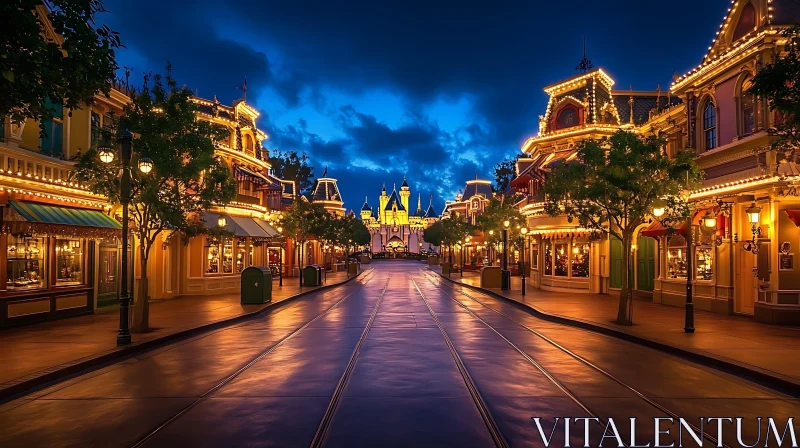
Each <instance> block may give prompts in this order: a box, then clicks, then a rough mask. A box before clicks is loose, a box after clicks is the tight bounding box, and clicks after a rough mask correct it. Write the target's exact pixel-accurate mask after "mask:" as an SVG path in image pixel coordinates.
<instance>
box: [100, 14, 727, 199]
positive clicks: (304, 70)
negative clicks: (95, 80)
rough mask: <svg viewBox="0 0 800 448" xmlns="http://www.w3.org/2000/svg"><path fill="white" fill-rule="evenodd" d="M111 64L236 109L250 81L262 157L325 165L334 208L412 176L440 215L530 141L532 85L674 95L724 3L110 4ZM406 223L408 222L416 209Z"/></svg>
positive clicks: (537, 104)
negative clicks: (584, 76) (580, 73)
mask: <svg viewBox="0 0 800 448" xmlns="http://www.w3.org/2000/svg"><path fill="white" fill-rule="evenodd" d="M105 5H106V8H107V9H108V10H109V13H108V14H105V15H104V16H103V17H102V20H104V21H105V22H106V23H108V24H109V26H111V27H112V28H113V29H114V30H116V31H118V32H119V33H120V34H121V37H122V40H123V43H124V44H125V46H126V48H124V49H121V50H120V51H119V53H118V62H119V64H120V66H121V67H122V66H128V67H133V70H132V71H133V75H132V80H134V81H137V82H139V80H140V79H141V74H142V73H143V72H161V73H163V70H164V69H163V67H164V65H165V64H166V62H167V61H170V62H171V63H172V65H173V74H174V76H175V77H176V79H177V80H178V83H179V84H186V85H187V86H188V87H189V88H191V89H192V90H193V91H194V90H196V91H197V93H198V94H199V95H200V96H201V97H203V98H208V99H211V98H213V96H214V95H215V94H216V96H217V98H218V99H219V100H220V101H221V102H223V103H225V104H231V103H232V102H233V101H234V100H236V99H239V98H241V96H242V92H241V90H239V89H237V86H241V85H242V83H243V81H244V78H245V77H247V87H248V90H247V100H248V102H249V103H250V104H251V105H253V106H254V107H256V109H258V110H259V111H260V112H261V116H260V118H259V123H258V125H259V127H260V128H261V129H263V130H264V131H265V132H267V134H269V136H270V138H269V140H268V141H267V142H266V146H267V147H268V148H269V149H278V150H291V149H293V150H297V151H298V152H302V151H305V152H306V153H307V154H308V155H309V156H310V157H311V160H312V162H313V165H314V167H315V170H316V175H317V176H320V175H321V174H322V171H323V168H324V167H325V166H328V174H329V176H331V177H336V178H338V179H339V186H340V189H341V192H342V195H343V199H344V200H345V207H347V208H348V209H350V208H352V209H355V210H356V211H358V210H359V209H360V207H361V205H362V204H363V201H364V196H365V195H369V197H370V204H372V205H375V204H376V203H377V196H378V194H379V193H380V189H381V186H382V184H383V183H384V182H385V183H386V185H387V189H389V190H391V188H392V185H393V184H394V183H396V184H397V185H398V188H399V185H400V183H402V181H403V175H404V174H406V175H407V176H408V182H409V184H410V185H411V189H412V193H413V198H414V200H415V201H416V197H417V193H422V197H423V202H424V204H423V206H426V205H427V198H428V196H429V195H431V194H432V195H433V196H434V205H435V207H436V209H437V211H441V209H442V206H443V203H444V200H445V199H452V198H453V196H454V195H455V193H456V192H457V191H458V189H459V187H461V186H463V184H464V182H465V181H466V180H468V179H471V178H474V177H475V175H476V173H477V174H478V176H480V177H482V178H486V179H492V177H493V176H492V173H493V167H494V164H495V163H497V162H499V161H501V160H502V159H504V158H506V157H509V156H513V155H515V154H517V153H518V152H519V148H520V146H521V144H522V142H523V141H524V140H525V139H526V138H527V137H529V136H532V135H535V133H536V131H537V129H538V116H539V115H541V114H544V111H545V107H546V101H547V97H546V95H545V94H544V92H543V91H542V88H543V87H545V86H546V85H548V84H551V83H554V82H557V81H559V80H561V79H564V78H568V77H570V76H573V75H575V74H576V71H575V66H576V65H577V63H578V62H579V60H580V59H581V57H582V56H583V55H582V51H583V48H582V45H583V38H584V35H585V36H586V40H587V46H588V48H587V52H588V56H589V57H590V58H591V59H592V60H593V62H594V65H595V66H596V67H602V68H603V69H604V70H605V71H606V72H607V73H609V75H611V77H612V78H614V79H615V81H616V85H615V88H617V89H628V88H629V87H630V86H632V87H633V88H634V89H639V90H651V89H653V90H654V89H655V88H656V86H657V85H659V84H660V85H661V87H662V88H663V89H666V88H667V87H668V86H669V83H670V81H671V79H672V74H673V73H674V72H677V73H679V74H684V73H685V72H686V71H688V70H689V69H691V68H693V67H694V66H695V65H697V64H698V63H699V62H700V60H701V59H702V57H703V56H704V54H705V51H706V49H707V47H708V45H709V44H710V43H711V40H712V38H713V37H714V34H715V33H716V30H717V29H718V27H719V24H720V23H721V21H722V18H723V15H724V14H725V13H726V11H727V8H728V7H729V6H730V1H729V0H702V1H697V0H670V1H667V0H651V1H641V0H618V1H611V2H597V1H581V0H573V1H554V2H542V1H535V0H529V1H521V2H511V1H502V0H501V1H493V2H469V1H461V2H433V1H428V2H416V1H405V2H387V1H367V2H353V1H317V0H313V1H303V0H298V1H280V2H272V1H255V0H239V1H236V2H220V1H218V0H215V1H210V0H194V1H192V2H188V1H187V2H182V1H180V2H169V1H164V0H161V1H155V0H138V1H130V0H106V2H105ZM412 211H413V210H412Z"/></svg>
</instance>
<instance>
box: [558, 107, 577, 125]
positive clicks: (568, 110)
mask: <svg viewBox="0 0 800 448" xmlns="http://www.w3.org/2000/svg"><path fill="white" fill-rule="evenodd" d="M577 125H578V110H577V109H575V107H573V106H567V107H565V108H564V109H562V110H561V112H560V113H559V114H558V128H559V129H566V128H571V127H573V126H577Z"/></svg>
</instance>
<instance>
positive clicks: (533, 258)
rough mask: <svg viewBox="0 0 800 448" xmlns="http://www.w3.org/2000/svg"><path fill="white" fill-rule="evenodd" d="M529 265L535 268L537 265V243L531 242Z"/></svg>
mask: <svg viewBox="0 0 800 448" xmlns="http://www.w3.org/2000/svg"><path fill="white" fill-rule="evenodd" d="M531 267H532V268H533V269H537V268H538V267H539V245H538V244H531Z"/></svg>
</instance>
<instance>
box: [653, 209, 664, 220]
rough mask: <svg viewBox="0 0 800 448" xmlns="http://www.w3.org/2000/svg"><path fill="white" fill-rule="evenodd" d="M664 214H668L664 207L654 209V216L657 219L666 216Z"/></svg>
mask: <svg viewBox="0 0 800 448" xmlns="http://www.w3.org/2000/svg"><path fill="white" fill-rule="evenodd" d="M664 212H666V209H665V208H664V207H656V208H654V209H653V216H655V217H656V218H660V217H662V216H664Z"/></svg>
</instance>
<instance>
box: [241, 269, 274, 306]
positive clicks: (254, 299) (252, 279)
mask: <svg viewBox="0 0 800 448" xmlns="http://www.w3.org/2000/svg"><path fill="white" fill-rule="evenodd" d="M241 295H242V305H251V304H260V303H267V302H269V301H271V300H272V273H271V272H270V270H269V268H268V267H264V266H250V267H249V268H246V269H245V270H244V271H242V291H241Z"/></svg>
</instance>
